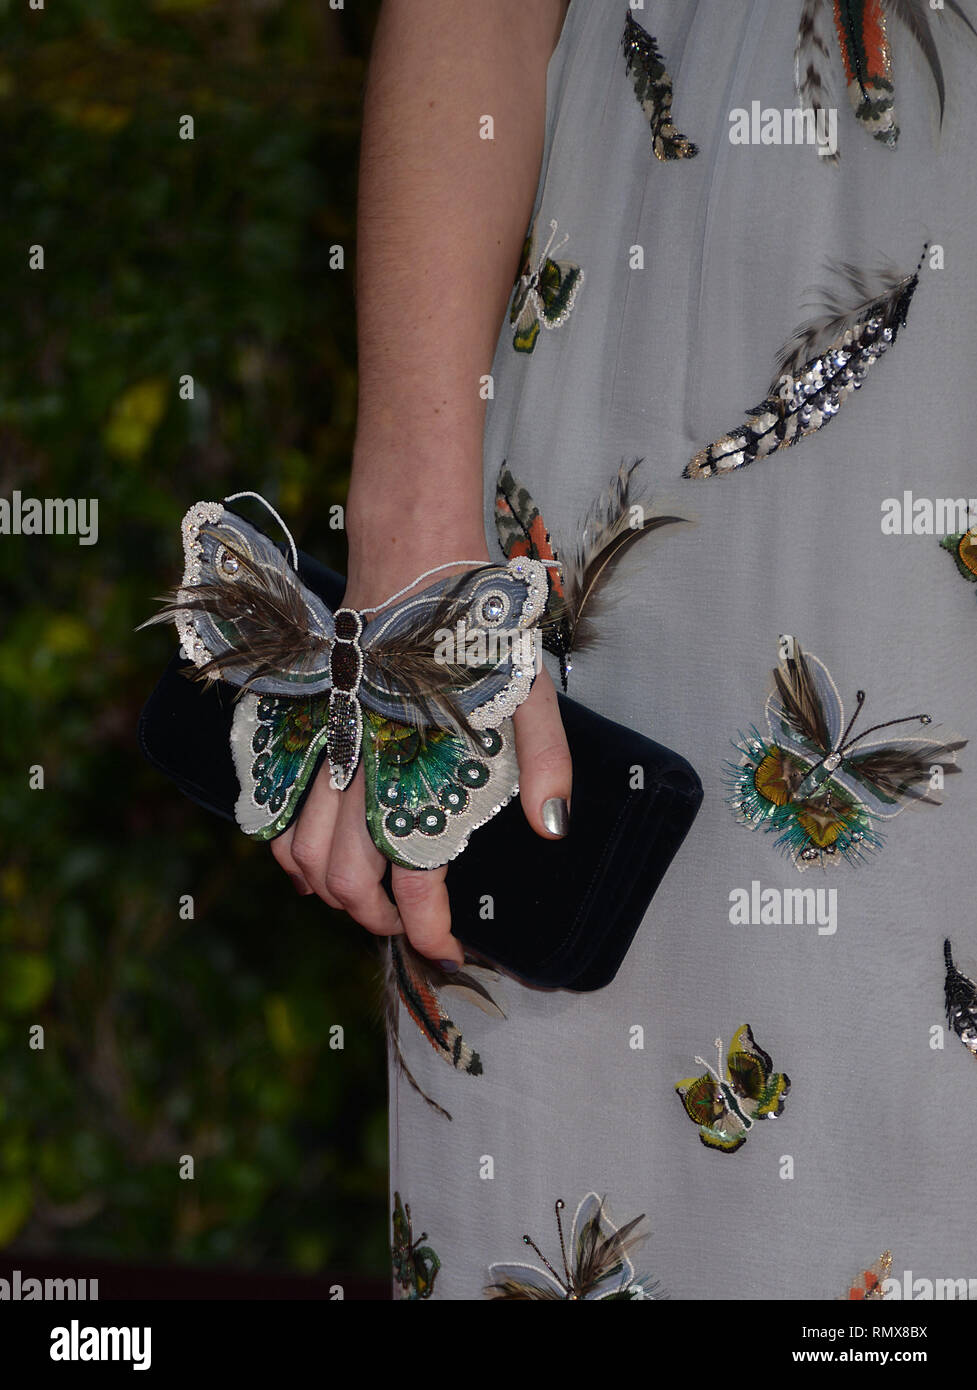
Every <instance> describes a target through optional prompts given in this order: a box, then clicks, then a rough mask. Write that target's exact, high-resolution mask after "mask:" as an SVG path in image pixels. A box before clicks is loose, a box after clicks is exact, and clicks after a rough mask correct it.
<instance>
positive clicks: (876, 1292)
mask: <svg viewBox="0 0 977 1390" xmlns="http://www.w3.org/2000/svg"><path fill="white" fill-rule="evenodd" d="M891 1272H892V1251H891V1250H886V1251H884V1252H883V1253H882V1255H880V1257H879V1258H878V1259H877V1260H876V1261H875V1264H873V1265H871V1266H870V1267H869V1268H868V1269H863V1270H861V1271H860V1273H859V1275H858V1278H857V1279H855V1280H853V1282H852V1283H851V1284H850V1285H849V1286H848V1292H847V1294H846V1295H845V1299H846V1300H858V1299H870V1300H873V1301H877V1300H880V1299H883V1298H885V1281H886V1280H887V1279H888V1277H889V1275H890V1274H891Z"/></svg>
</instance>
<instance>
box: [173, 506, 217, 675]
mask: <svg viewBox="0 0 977 1390" xmlns="http://www.w3.org/2000/svg"><path fill="white" fill-rule="evenodd" d="M223 516H224V507H223V504H222V503H220V502H195V503H194V504H193V506H192V507H191V508H190V509H189V510H188V511H187V513H186V515H185V516H184V518H183V521H182V523H181V525H180V533H181V535H182V537H183V558H184V569H183V582H182V584H181V585H180V596H181V598H182V597H183V591H184V590H185V589H190V588H192V587H193V586H194V585H195V584H199V583H200V563H201V559H202V558H203V547H202V546H201V544H200V532H201V529H202V528H203V527H205V526H216V525H217V524H218V523H219V522H220V521H221V520H222V518H223ZM188 597H189V596H188ZM174 623H175V625H176V629H177V633H178V635H179V638H180V655H181V656H182V657H183V659H184V660H185V661H192V662H193V664H194V665H195V666H204V665H206V663H207V662H208V661H210V659H211V658H212V656H213V655H214V654H213V652H211V651H209V650H208V649H207V647H206V646H205V645H204V643H203V642H202V641H201V639H200V636H199V634H198V633H197V629H196V627H195V625H194V621H193V613H192V612H191V611H190V610H189V609H186V610H184V611H183V612H182V613H177V614H176V615H175V616H174Z"/></svg>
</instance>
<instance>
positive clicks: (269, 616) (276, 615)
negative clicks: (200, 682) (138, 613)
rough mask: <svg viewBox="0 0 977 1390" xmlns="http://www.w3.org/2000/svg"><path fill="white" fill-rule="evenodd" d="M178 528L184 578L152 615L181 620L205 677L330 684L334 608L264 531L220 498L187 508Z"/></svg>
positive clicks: (259, 689) (292, 690) (267, 687)
mask: <svg viewBox="0 0 977 1390" xmlns="http://www.w3.org/2000/svg"><path fill="white" fill-rule="evenodd" d="M182 534H183V548H184V574H183V580H182V583H181V585H180V587H179V589H177V590H176V591H175V593H173V594H172V595H170V597H169V598H168V599H167V600H166V601H165V603H164V607H163V608H162V610H161V611H160V612H159V613H157V614H155V615H154V616H153V617H152V618H150V619H149V624H152V623H161V622H175V623H176V627H177V630H178V632H179V634H180V637H181V643H182V651H183V655H184V656H185V657H187V659H188V660H191V661H193V663H194V665H195V666H196V667H197V673H198V675H199V676H200V677H201V678H204V679H217V678H218V677H219V678H220V679H221V680H224V681H227V682H228V683H229V684H230V685H236V686H238V687H240V688H242V689H246V690H250V691H254V692H256V693H259V694H272V695H292V694H308V695H319V694H323V693H325V692H327V691H329V689H330V688H331V685H332V680H331V675H330V663H329V656H330V651H331V648H332V643H333V639H334V637H335V623H334V621H333V616H332V613H331V612H330V610H329V608H328V607H327V606H326V604H325V603H323V601H322V600H321V599H320V598H319V597H318V595H316V594H314V593H313V592H312V590H311V589H309V588H308V587H307V586H306V585H305V584H303V582H302V580H301V579H300V578H299V576H298V574H297V573H296V571H295V570H294V569H292V567H291V566H290V565H289V564H288V562H287V560H286V559H285V557H284V555H282V553H281V551H280V550H279V549H278V548H277V547H276V546H275V545H274V544H273V543H272V542H271V541H270V540H269V539H268V537H267V536H265V535H264V534H263V533H262V532H260V531H258V530H256V528H255V527H253V526H251V525H250V523H248V522H247V521H245V520H244V519H243V518H242V517H239V516H237V515H236V514H235V513H234V512H229V511H227V510H225V508H224V507H223V505H222V504H221V503H219V502H198V503H196V504H195V505H194V506H193V507H191V508H190V510H189V511H188V512H187V514H186V516H185V517H184V519H183V525H182ZM149 624H143V626H148V625H149Z"/></svg>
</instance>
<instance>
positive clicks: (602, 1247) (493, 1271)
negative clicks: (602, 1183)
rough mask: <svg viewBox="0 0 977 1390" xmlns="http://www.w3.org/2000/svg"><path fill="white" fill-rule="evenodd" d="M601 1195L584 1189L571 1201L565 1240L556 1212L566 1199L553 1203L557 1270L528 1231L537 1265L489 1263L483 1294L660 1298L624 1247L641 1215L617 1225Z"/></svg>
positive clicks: (633, 1240)
mask: <svg viewBox="0 0 977 1390" xmlns="http://www.w3.org/2000/svg"><path fill="white" fill-rule="evenodd" d="M605 1201H606V1198H604V1197H599V1196H598V1195H597V1193H596V1192H588V1193H587V1195H586V1197H584V1199H583V1201H582V1202H581V1203H580V1205H579V1206H578V1207H577V1210H576V1214H575V1215H574V1218H573V1225H572V1227H571V1230H570V1240H569V1245H568V1244H567V1241H566V1239H565V1236H564V1231H563V1218H562V1214H563V1211H564V1209H565V1207H566V1203H565V1202H564V1201H563V1200H562V1199H561V1200H560V1201H558V1202H556V1203H555V1210H556V1228H557V1234H558V1237H559V1242H560V1256H561V1262H562V1266H563V1269H562V1272H559V1271H558V1270H557V1269H556V1268H555V1267H554V1266H553V1265H552V1264H551V1263H550V1261H549V1260H548V1259H547V1258H546V1256H545V1255H544V1254H543V1252H542V1251H541V1250H540V1248H539V1246H538V1245H537V1244H536V1242H535V1241H534V1240H532V1239H531V1238H530V1237H529V1236H528V1235H525V1236H523V1243H524V1244H526V1245H528V1246H530V1247H531V1249H533V1250H534V1251H535V1252H536V1254H537V1255H538V1256H539V1259H540V1261H541V1263H542V1266H543V1267H540V1266H539V1265H530V1264H519V1263H514V1264H493V1265H489V1275H490V1277H491V1281H492V1282H491V1283H490V1284H488V1285H486V1288H485V1296H486V1298H491V1299H502V1300H507V1301H526V1302H541V1301H542V1302H574V1301H597V1300H600V1301H604V1302H606V1301H608V1300H616V1299H629V1300H633V1299H644V1298H661V1297H663V1295H662V1294H661V1293H660V1292H657V1291H656V1290H657V1288H658V1286H657V1284H656V1283H655V1281H654V1280H650V1279H647V1278H644V1277H639V1276H638V1275H637V1274H636V1273H635V1268H634V1265H633V1263H632V1262H631V1258H630V1253H629V1252H630V1251H631V1250H632V1249H633V1247H634V1246H635V1245H636V1244H638V1243H639V1242H640V1241H641V1240H643V1239H644V1235H643V1233H638V1231H637V1228H638V1226H639V1225H640V1223H641V1222H642V1221H643V1220H644V1216H637V1217H635V1219H634V1220H633V1221H629V1222H628V1223H627V1225H625V1226H622V1227H621V1228H620V1229H618V1228H617V1227H616V1226H615V1225H614V1224H613V1222H612V1221H611V1220H610V1218H609V1217H608V1215H607V1212H606V1210H605Z"/></svg>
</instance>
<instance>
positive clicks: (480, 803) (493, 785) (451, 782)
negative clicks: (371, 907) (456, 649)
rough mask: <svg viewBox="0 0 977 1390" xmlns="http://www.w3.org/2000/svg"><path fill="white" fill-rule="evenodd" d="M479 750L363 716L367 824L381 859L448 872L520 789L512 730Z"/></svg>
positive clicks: (483, 733)
mask: <svg viewBox="0 0 977 1390" xmlns="http://www.w3.org/2000/svg"><path fill="white" fill-rule="evenodd" d="M476 737H477V743H475V744H472V742H471V741H470V740H468V739H467V738H464V737H462V736H459V735H457V734H455V733H452V732H451V731H449V730H447V729H427V730H418V729H413V728H410V727H409V726H408V725H406V724H399V723H397V722H396V721H395V720H392V719H384V718H383V717H382V716H380V715H377V714H374V713H373V712H372V711H370V710H367V709H364V710H363V766H364V770H365V774H366V819H367V824H368V825H369V828H370V834H371V835H372V837H373V842H374V844H375V845H376V847H377V849H379V851H380V852H381V854H384V855H386V857H387V858H388V859H391V860H392V861H393V862H394V863H395V864H401V865H403V866H404V867H405V868H409V869H432V868H436V867H437V866H438V865H440V864H446V863H447V862H448V861H449V859H453V858H454V857H455V856H456V855H457V854H460V853H461V851H462V850H463V849H464V848H465V845H466V844H467V843H468V837H469V835H470V834H471V833H472V831H473V830H475V829H476V828H477V827H478V826H480V825H484V823H485V822H486V821H487V820H490V819H491V818H492V816H494V815H495V813H496V812H497V811H499V810H501V808H502V806H504V805H505V803H506V802H507V801H508V800H509V799H510V797H512V795H513V794H514V793H515V792H516V790H517V789H518V779H519V771H518V766H517V763H516V756H515V747H514V743H513V736H512V723H511V721H510V720H505V721H504V722H503V723H502V724H501V725H500V726H499V727H498V728H497V729H482V730H480V731H479V732H478V734H477V736H476Z"/></svg>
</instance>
